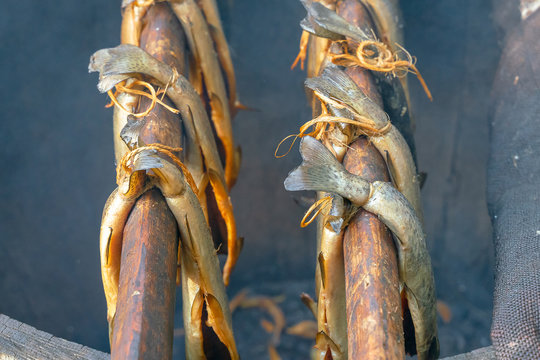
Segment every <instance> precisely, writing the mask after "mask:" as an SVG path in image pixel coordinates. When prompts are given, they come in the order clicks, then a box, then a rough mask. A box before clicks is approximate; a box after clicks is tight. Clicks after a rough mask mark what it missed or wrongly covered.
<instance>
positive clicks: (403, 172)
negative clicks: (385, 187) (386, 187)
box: [306, 66, 423, 220]
mask: <svg viewBox="0 0 540 360" xmlns="http://www.w3.org/2000/svg"><path fill="white" fill-rule="evenodd" d="M306 86H307V87H308V88H310V89H311V90H313V91H314V92H315V94H316V95H317V96H318V97H319V98H321V99H322V100H324V101H325V102H326V103H327V104H330V105H332V106H333V107H335V108H337V109H345V110H348V111H349V112H350V113H351V114H352V115H353V116H356V117H357V118H359V119H369V120H371V121H372V122H373V125H374V129H378V130H379V131H376V132H375V134H372V136H370V140H371V142H372V143H373V145H375V147H376V148H377V150H379V152H380V153H381V155H382V156H383V158H385V159H386V161H387V165H388V167H389V170H390V173H391V175H392V178H393V180H394V182H395V185H396V187H397V189H398V190H399V191H400V192H401V193H403V195H404V196H405V198H407V200H408V201H409V202H410V203H411V204H412V206H413V208H414V210H415V212H416V214H417V216H418V217H419V218H420V219H421V220H422V219H423V211H422V202H421V199H420V186H419V185H420V184H419V181H418V176H417V172H416V166H415V164H414V160H413V157H412V154H411V151H410V149H409V147H408V146H407V142H406V141H405V139H404V138H403V136H402V135H401V134H400V132H399V131H398V130H397V129H396V128H395V127H394V126H393V125H392V124H391V123H390V122H389V119H388V116H387V115H386V113H385V112H384V111H383V110H382V109H381V108H380V107H379V106H378V105H377V104H376V103H374V102H373V101H371V100H370V99H369V98H368V97H367V96H366V95H365V94H364V93H363V92H362V90H361V89H360V88H359V87H358V86H357V85H356V84H355V83H354V82H353V81H352V79H351V78H349V77H348V76H347V74H346V73H345V72H343V71H342V70H340V69H338V68H337V67H335V66H334V67H327V68H326V69H325V70H324V71H323V73H322V75H321V76H320V77H317V78H311V79H307V80H306ZM321 190H323V191H324V189H321Z"/></svg>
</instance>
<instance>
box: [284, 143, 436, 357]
mask: <svg viewBox="0 0 540 360" xmlns="http://www.w3.org/2000/svg"><path fill="white" fill-rule="evenodd" d="M300 151H301V155H302V159H303V162H302V164H301V165H300V166H299V167H297V168H296V169H294V170H293V171H292V172H290V173H289V175H288V177H287V178H286V179H285V188H286V189H287V190H289V191H298V190H319V191H327V192H330V193H335V194H338V195H340V196H342V197H344V198H347V199H349V200H350V201H351V202H353V203H354V204H355V205H357V206H362V207H363V208H364V209H366V210H367V211H370V212H372V213H374V214H376V215H378V216H379V218H380V219H381V220H382V221H383V223H384V224H385V225H386V226H388V227H389V229H390V230H391V231H392V232H393V233H394V235H395V236H396V238H397V241H396V247H397V249H398V260H399V272H400V279H401V281H403V283H404V284H405V286H406V287H407V289H408V290H407V291H408V294H407V295H408V299H409V301H410V304H409V306H410V308H411V315H412V316H413V322H414V323H415V324H418V325H417V327H416V328H415V332H416V338H417V351H418V355H419V358H423V359H424V358H425V359H428V358H432V356H433V354H434V353H435V349H436V348H437V349H438V346H437V345H436V344H437V338H436V333H437V330H436V329H437V328H436V311H435V300H436V299H435V287H434V281H433V273H432V270H431V262H430V260H429V254H428V252H427V247H426V243H425V236H424V233H423V230H422V224H421V222H420V220H419V219H418V216H417V215H416V213H415V210H414V209H413V207H412V206H411V205H410V203H409V202H408V201H407V199H406V198H405V197H404V196H403V195H402V194H401V193H400V192H399V191H397V190H396V189H395V188H394V187H393V186H392V185H391V184H390V183H384V182H374V183H369V185H368V187H367V188H366V183H367V182H366V181H365V180H363V179H362V178H360V177H358V176H355V175H352V174H350V173H348V172H347V171H346V170H345V168H344V167H343V165H342V164H340V163H339V162H338V161H337V159H335V157H334V156H333V154H332V153H331V152H330V151H329V150H328V149H327V148H326V147H325V146H324V145H323V144H321V143H320V142H319V141H317V140H315V139H313V138H311V137H305V138H303V139H302V141H301V145H300ZM366 190H367V196H365V195H366ZM355 199H360V200H359V202H358V200H357V201H355ZM321 246H322V244H321ZM319 267H320V268H321V277H322V278H323V279H324V277H325V275H324V270H323V269H324V267H323V266H321V265H319ZM323 287H324V281H323ZM411 299H414V301H411Z"/></svg>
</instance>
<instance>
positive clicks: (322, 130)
mask: <svg viewBox="0 0 540 360" xmlns="http://www.w3.org/2000/svg"><path fill="white" fill-rule="evenodd" d="M315 95H317V94H315ZM319 100H320V101H321V107H322V114H321V115H319V116H317V117H316V118H315V119H312V120H309V121H308V122H306V123H305V124H304V125H302V126H301V127H300V129H299V133H298V134H291V135H289V136H287V137H285V138H284V139H283V140H281V141H280V143H279V144H278V146H277V147H276V151H275V152H274V156H275V157H276V158H278V159H279V158H282V157H284V156H286V155H287V154H288V153H289V152H290V151H291V149H292V147H293V146H294V143H295V142H296V139H298V138H302V137H304V136H312V137H314V138H315V139H317V140H320V139H321V138H322V137H324V136H325V134H326V133H328V132H329V131H331V130H333V128H334V126H335V124H338V123H343V124H349V125H353V126H355V129H354V136H357V135H366V136H367V137H376V136H383V135H386V134H387V133H388V132H389V131H390V129H392V123H391V122H390V121H389V120H388V121H387V123H386V124H385V125H384V126H383V127H380V128H378V127H377V126H376V125H375V122H374V121H373V120H372V119H370V118H368V117H365V116H361V115H358V114H355V119H349V118H345V117H339V116H331V115H329V113H330V112H329V111H328V109H327V107H326V105H325V104H324V102H323V101H322V100H321V99H320V98H319ZM312 126H313V127H314V129H313V131H311V132H307V131H308V129H309V128H310V127H312ZM291 137H294V140H293V141H292V143H291V145H290V146H289V149H288V150H287V152H286V153H285V154H283V155H278V151H279V148H280V147H281V145H282V144H283V143H284V142H285V141H286V140H287V139H289V138H291ZM344 145H347V144H344Z"/></svg>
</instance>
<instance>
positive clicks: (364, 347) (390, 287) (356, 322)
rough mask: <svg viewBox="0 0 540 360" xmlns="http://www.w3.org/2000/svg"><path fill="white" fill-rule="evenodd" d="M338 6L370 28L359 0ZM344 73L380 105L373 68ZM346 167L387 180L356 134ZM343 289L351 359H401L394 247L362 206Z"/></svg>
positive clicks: (348, 243) (346, 247) (349, 234)
mask: <svg viewBox="0 0 540 360" xmlns="http://www.w3.org/2000/svg"><path fill="white" fill-rule="evenodd" d="M336 11H337V13H338V14H340V15H341V16H342V17H344V18H345V19H346V20H348V21H349V22H351V23H353V24H355V25H357V26H359V27H361V28H364V27H366V26H368V27H371V28H373V23H372V21H371V19H370V16H369V14H368V13H367V11H366V9H365V7H364V6H363V5H362V4H361V3H360V2H359V1H358V0H343V1H338V2H337V6H336ZM347 73H348V75H349V76H350V77H351V78H352V79H353V80H354V82H355V83H356V84H357V85H358V86H359V87H360V88H361V89H362V90H363V91H364V93H365V94H366V95H367V96H368V97H370V98H371V99H372V100H373V101H375V102H376V103H378V104H379V105H381V106H382V100H381V96H380V94H379V92H378V90H377V88H376V86H375V83H374V79H373V76H372V74H371V73H370V72H369V71H366V70H364V69H361V68H359V67H351V68H348V69H347ZM343 164H344V166H345V168H346V169H347V170H348V171H350V172H351V173H353V174H356V175H359V176H362V177H363V178H364V179H366V180H368V181H375V180H381V181H390V178H389V175H388V171H387V168H386V163H385V161H384V159H383V158H382V156H381V154H380V153H379V152H378V151H377V149H375V147H374V146H373V145H371V144H370V142H369V140H367V139H366V138H365V137H360V138H359V139H357V140H356V141H355V142H354V143H353V144H351V148H350V149H349V150H348V151H347V153H346V154H345V157H344V159H343ZM343 253H344V258H345V291H346V309H347V324H348V334H347V339H348V349H349V351H348V352H349V357H350V359H368V358H369V359H404V358H405V347H404V336H403V322H402V310H401V297H400V290H399V274H398V265H397V253H396V247H395V245H394V243H393V240H392V234H391V233H390V231H389V230H388V229H387V228H386V226H385V225H384V224H383V223H382V222H381V221H380V220H379V219H378V218H377V216H375V215H373V214H371V213H369V212H367V211H365V210H363V209H360V210H359V211H358V213H356V215H355V216H354V217H353V218H352V220H351V221H350V223H349V226H348V227H347V229H346V230H345V235H344V240H343Z"/></svg>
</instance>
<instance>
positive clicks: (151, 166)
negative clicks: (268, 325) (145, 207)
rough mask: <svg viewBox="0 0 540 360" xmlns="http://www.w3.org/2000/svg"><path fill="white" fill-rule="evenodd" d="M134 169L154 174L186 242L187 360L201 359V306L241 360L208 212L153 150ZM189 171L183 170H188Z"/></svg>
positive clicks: (136, 160)
mask: <svg viewBox="0 0 540 360" xmlns="http://www.w3.org/2000/svg"><path fill="white" fill-rule="evenodd" d="M132 161H133V169H134V170H136V171H139V170H151V171H152V174H153V175H149V176H151V177H152V178H154V179H155V180H156V186H157V187H158V188H159V189H160V190H161V192H162V194H163V196H164V197H165V200H166V201H167V205H168V206H169V208H170V209H171V212H172V213H173V215H174V217H175V218H176V221H177V224H178V228H179V230H180V235H181V238H182V244H181V246H182V251H181V254H182V260H183V261H182V267H181V272H182V282H183V284H184V286H183V288H182V290H183V292H184V302H185V305H184V326H185V329H186V353H187V358H188V359H200V358H203V357H201V353H200V351H201V349H202V328H201V324H200V321H201V319H202V316H201V313H202V309H203V304H204V306H206V311H207V314H208V320H207V322H206V324H207V326H209V327H211V328H212V329H213V331H214V332H215V333H216V335H217V336H218V338H219V340H220V341H221V342H222V343H223V344H224V345H225V346H226V347H227V349H228V351H229V355H230V357H231V359H233V360H235V359H239V356H238V352H237V349H236V344H235V341H234V337H233V333H232V320H231V314H230V311H229V307H228V300H227V295H226V292H225V285H224V284H223V281H222V278H221V271H220V267H219V260H218V258H217V254H216V251H215V249H214V243H213V240H212V235H211V232H210V228H209V226H208V223H207V222H206V218H205V216H204V212H203V210H202V208H201V205H200V203H199V199H198V197H197V195H196V193H195V191H196V189H193V188H192V184H190V182H189V181H188V180H187V176H188V175H187V174H185V173H183V172H182V171H181V170H180V169H179V168H178V167H176V166H175V165H174V164H172V163H171V162H169V161H166V160H164V159H162V158H160V157H159V156H158V155H157V154H156V152H155V151H153V150H146V149H144V148H143V149H142V150H141V151H140V152H138V153H137V154H136V155H134V157H133V160H132ZM184 171H185V170H184Z"/></svg>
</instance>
